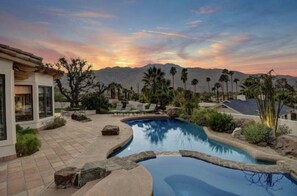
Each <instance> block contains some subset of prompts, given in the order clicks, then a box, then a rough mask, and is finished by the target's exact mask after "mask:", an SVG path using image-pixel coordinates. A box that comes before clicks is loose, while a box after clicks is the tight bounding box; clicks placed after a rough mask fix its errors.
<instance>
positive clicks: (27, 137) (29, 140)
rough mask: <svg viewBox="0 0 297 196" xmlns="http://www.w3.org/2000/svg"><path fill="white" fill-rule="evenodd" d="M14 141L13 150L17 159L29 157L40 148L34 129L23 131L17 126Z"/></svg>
mask: <svg viewBox="0 0 297 196" xmlns="http://www.w3.org/2000/svg"><path fill="white" fill-rule="evenodd" d="M16 139H17V142H16V144H15V149H16V153H17V156H18V157H22V156H26V155H31V154H33V153H35V152H37V151H38V150H39V148H40V146H41V142H40V140H39V139H38V138H37V136H36V130H35V129H31V128H26V129H23V128H22V127H21V126H19V125H17V126H16Z"/></svg>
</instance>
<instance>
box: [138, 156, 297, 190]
mask: <svg viewBox="0 0 297 196" xmlns="http://www.w3.org/2000/svg"><path fill="white" fill-rule="evenodd" d="M140 164H141V165H143V166H144V167H145V168H146V169H147V170H148V171H149V172H150V173H151V175H152V177H153V184H154V185H153V186H154V188H153V190H154V196H159V195H160V196H163V195H176V196H177V195H178V196H179V195H185V196H190V195H191V196H192V195H193V196H196V195H203V196H208V195H219V196H225V195H226V196H230V195H246V196H258V195H259V196H265V195H279V196H290V195H292V196H296V195H297V194H296V193H297V184H296V181H295V180H294V179H292V178H291V177H290V176H289V174H275V173H274V174H268V173H259V172H249V171H242V170H234V169H229V168H225V167H221V166H218V165H214V164H210V163H208V162H205V161H201V160H197V159H193V158H188V157H178V156H163V157H157V158H156V159H150V160H147V161H143V162H140Z"/></svg>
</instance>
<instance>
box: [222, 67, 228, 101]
mask: <svg viewBox="0 0 297 196" xmlns="http://www.w3.org/2000/svg"><path fill="white" fill-rule="evenodd" d="M222 74H223V75H226V76H227V77H228V81H227V83H226V91H227V92H226V93H227V99H228V98H229V90H228V82H229V76H228V75H229V70H228V69H223V71H222ZM226 76H224V77H225V81H224V82H226V80H227V79H226Z"/></svg>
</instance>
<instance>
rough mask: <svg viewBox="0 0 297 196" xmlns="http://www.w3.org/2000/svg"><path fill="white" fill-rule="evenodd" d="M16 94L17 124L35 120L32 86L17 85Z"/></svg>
mask: <svg viewBox="0 0 297 196" xmlns="http://www.w3.org/2000/svg"><path fill="white" fill-rule="evenodd" d="M14 93H15V119H16V122H21V121H30V120H33V100H32V86H30V85H16V86H15V87H14Z"/></svg>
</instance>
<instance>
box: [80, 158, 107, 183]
mask: <svg viewBox="0 0 297 196" xmlns="http://www.w3.org/2000/svg"><path fill="white" fill-rule="evenodd" d="M110 173H111V171H107V169H106V168H105V164H104V163H102V161H94V162H91V163H86V164H85V165H84V166H83V167H82V169H81V170H80V171H79V173H78V175H77V176H76V177H77V179H75V183H74V186H76V187H82V186H83V185H85V184H86V183H87V182H90V181H93V180H97V179H101V178H104V177H106V176H108V175H109V174H110Z"/></svg>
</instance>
